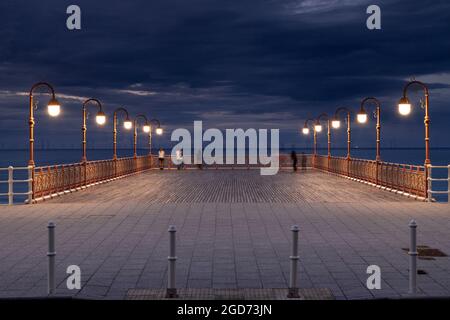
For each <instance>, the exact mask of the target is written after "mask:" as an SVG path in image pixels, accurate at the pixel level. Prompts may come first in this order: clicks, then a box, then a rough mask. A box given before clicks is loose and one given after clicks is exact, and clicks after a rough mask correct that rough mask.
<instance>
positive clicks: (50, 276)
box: [47, 221, 56, 295]
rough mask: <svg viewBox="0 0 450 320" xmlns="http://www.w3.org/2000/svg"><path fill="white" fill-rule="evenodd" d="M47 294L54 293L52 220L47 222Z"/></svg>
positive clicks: (54, 256) (53, 235)
mask: <svg viewBox="0 0 450 320" xmlns="http://www.w3.org/2000/svg"><path fill="white" fill-rule="evenodd" d="M47 228H48V252H47V257H48V273H47V277H48V294H49V295H50V294H53V293H55V289H56V288H55V258H56V251H55V224H54V223H53V222H51V221H50V222H49V223H48V226H47Z"/></svg>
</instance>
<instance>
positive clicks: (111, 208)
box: [0, 170, 450, 299]
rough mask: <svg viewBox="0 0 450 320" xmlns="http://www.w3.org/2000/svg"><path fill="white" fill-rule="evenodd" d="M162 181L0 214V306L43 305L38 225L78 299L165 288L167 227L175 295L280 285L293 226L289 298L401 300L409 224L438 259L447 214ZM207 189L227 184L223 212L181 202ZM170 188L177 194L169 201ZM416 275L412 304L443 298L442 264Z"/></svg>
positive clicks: (328, 184)
mask: <svg viewBox="0 0 450 320" xmlns="http://www.w3.org/2000/svg"><path fill="white" fill-rule="evenodd" d="M167 173H168V174H167V175H166V172H163V173H161V172H150V173H146V174H142V175H136V176H134V177H130V178H127V179H123V180H120V181H116V182H112V183H110V184H104V185H101V186H98V187H95V188H90V189H87V190H85V191H80V192H76V193H73V194H71V195H67V196H64V197H59V198H56V199H54V200H51V201H46V202H43V203H40V204H36V205H31V206H13V207H0V243H1V245H0V297H36V296H45V295H46V273H47V257H46V253H47V228H46V226H47V223H48V221H50V220H53V221H55V223H56V239H57V256H56V263H57V265H56V267H57V270H56V271H57V273H56V274H57V284H58V287H57V294H58V295H61V296H67V295H70V296H75V297H81V298H95V299H105V298H106V299H125V298H126V297H127V294H128V292H129V290H130V289H136V290H137V289H144V290H147V289H149V288H152V289H163V288H165V286H166V279H167V255H168V232H167V229H168V227H169V225H171V224H174V225H176V226H177V229H178V231H177V241H178V248H177V255H178V260H177V279H176V280H177V284H178V286H179V288H184V289H187V288H195V289H202V288H209V289H214V290H215V289H233V290H236V289H249V288H252V289H272V288H283V287H284V288H285V287H287V285H288V279H289V255H290V243H291V232H290V226H291V225H293V224H298V225H299V227H300V234H299V235H300V238H299V250H300V262H299V275H298V276H299V286H300V288H301V289H318V288H326V289H329V290H330V291H331V293H332V295H333V296H334V298H335V299H367V298H383V297H390V298H391V297H393V298H398V297H403V296H404V294H405V293H406V292H407V290H408V255H407V254H406V253H405V252H404V250H402V248H407V247H408V242H409V230H408V222H409V221H410V220H411V219H416V221H417V223H418V225H419V227H418V244H419V245H426V246H429V247H431V248H436V249H440V250H441V251H442V252H444V253H446V254H447V255H448V254H449V253H450V234H449V227H450V206H449V205H448V204H438V203H433V204H431V203H423V202H418V201H414V200H411V199H408V198H406V197H403V196H400V195H396V194H392V193H389V192H386V191H381V190H378V189H376V188H373V187H371V186H367V185H364V184H359V183H356V182H352V181H348V180H347V179H342V178H339V177H335V176H332V175H328V174H324V173H320V172H308V173H299V174H290V173H282V174H279V175H277V176H273V177H269V178H268V179H266V177H265V178H264V179H262V178H261V176H259V174H258V173H257V172H256V171H252V170H250V171H244V170H240V171H238V170H235V171H232V170H227V171H220V170H218V171H214V172H211V171H203V172H192V171H191V172H189V173H186V172H177V171H172V172H170V173H169V172H167ZM195 174H198V176H197V175H195ZM201 176H203V178H200V177H201ZM213 180H217V181H221V183H222V184H234V185H235V187H233V188H231V187H230V188H229V189H227V190H231V191H229V195H228V196H227V197H228V199H229V202H210V201H209V199H213V198H214V199H218V198H217V197H219V196H212V195H209V196H202V197H203V198H202V197H200V198H195V197H194V198H189V196H188V195H190V194H191V193H190V192H191V191H189V188H192V189H194V190H196V192H198V193H201V194H204V193H220V192H222V191H221V190H219V189H212V185H211V183H212V182H211V183H206V182H207V181H213ZM202 181H204V182H205V181H206V182H205V183H204V184H203V187H202ZM125 182H126V183H125ZM124 183H125V184H124ZM242 185H245V186H242ZM188 186H189V188H188ZM251 188H256V189H259V191H254V195H255V198H252V199H250V198H245V197H244V198H239V195H238V194H239V193H240V192H242V191H239V190H248V189H251ZM274 188H276V189H278V191H277V192H276V193H272V195H271V196H269V197H266V195H268V194H270V192H269V191H270V189H274ZM111 190H119V191H115V192H113V193H110V191H111ZM120 190H121V192H120ZM123 190H126V192H123ZM177 190H188V191H186V192H187V193H183V192H180V195H181V198H177V197H176V194H177V192H178V191H177ZM323 190H325V191H326V192H325V194H326V196H324V195H322V191H323ZM112 194H114V195H112ZM331 194H334V196H330V195H331ZM153 197H154V198H153ZM189 199H190V202H189ZM205 199H206V200H205ZM65 200H67V202H64V201H65ZM202 201H204V202H202ZM239 201H241V202H239ZM71 264H76V265H78V266H80V268H81V271H82V289H81V290H79V291H77V290H75V291H70V290H68V289H67V288H66V278H67V274H66V268H67V267H68V266H69V265H71ZM371 264H376V265H379V266H380V268H381V271H382V289H381V290H368V289H367V288H366V279H367V274H366V269H367V266H369V265H371ZM418 267H419V268H420V269H423V270H425V271H426V272H427V274H424V275H418V286H419V293H420V294H421V295H422V296H432V297H434V296H450V276H449V275H450V258H449V257H448V256H447V257H436V258H435V260H418Z"/></svg>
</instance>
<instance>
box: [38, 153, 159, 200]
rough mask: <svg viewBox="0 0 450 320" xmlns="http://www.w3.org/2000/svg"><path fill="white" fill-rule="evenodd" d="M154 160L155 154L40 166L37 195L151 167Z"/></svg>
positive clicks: (64, 190) (41, 195) (53, 193)
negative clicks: (152, 155)
mask: <svg viewBox="0 0 450 320" xmlns="http://www.w3.org/2000/svg"><path fill="white" fill-rule="evenodd" d="M152 164H153V159H152V157H151V156H141V157H137V158H120V159H117V160H101V161H88V162H85V163H84V162H79V163H73V164H62V165H55V166H46V167H36V168H34V173H33V199H34V200H36V199H39V198H45V197H48V196H52V195H58V194H61V193H65V192H67V191H73V190H79V189H82V188H86V187H87V186H90V185H94V184H97V183H101V182H104V181H109V180H112V179H116V178H119V177H123V176H126V175H129V174H132V173H136V172H140V171H143V170H147V169H150V168H151V167H152Z"/></svg>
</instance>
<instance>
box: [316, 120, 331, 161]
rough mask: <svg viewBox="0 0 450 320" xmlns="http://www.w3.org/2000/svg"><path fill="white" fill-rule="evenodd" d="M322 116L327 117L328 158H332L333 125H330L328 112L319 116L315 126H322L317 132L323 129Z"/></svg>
mask: <svg viewBox="0 0 450 320" xmlns="http://www.w3.org/2000/svg"><path fill="white" fill-rule="evenodd" d="M322 118H325V119H326V120H327V129H328V131H327V137H328V159H329V158H331V125H330V117H329V116H328V115H327V114H326V113H322V114H321V115H319V116H318V117H317V120H316V124H315V126H320V130H319V131H317V130H316V131H317V132H321V131H322V125H321V124H320V120H321V119H322ZM316 129H317V128H316Z"/></svg>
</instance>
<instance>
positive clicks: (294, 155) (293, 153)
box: [291, 150, 297, 172]
mask: <svg viewBox="0 0 450 320" xmlns="http://www.w3.org/2000/svg"><path fill="white" fill-rule="evenodd" d="M291 159H292V169H294V172H297V154H296V153H295V151H294V150H292V152H291Z"/></svg>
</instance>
